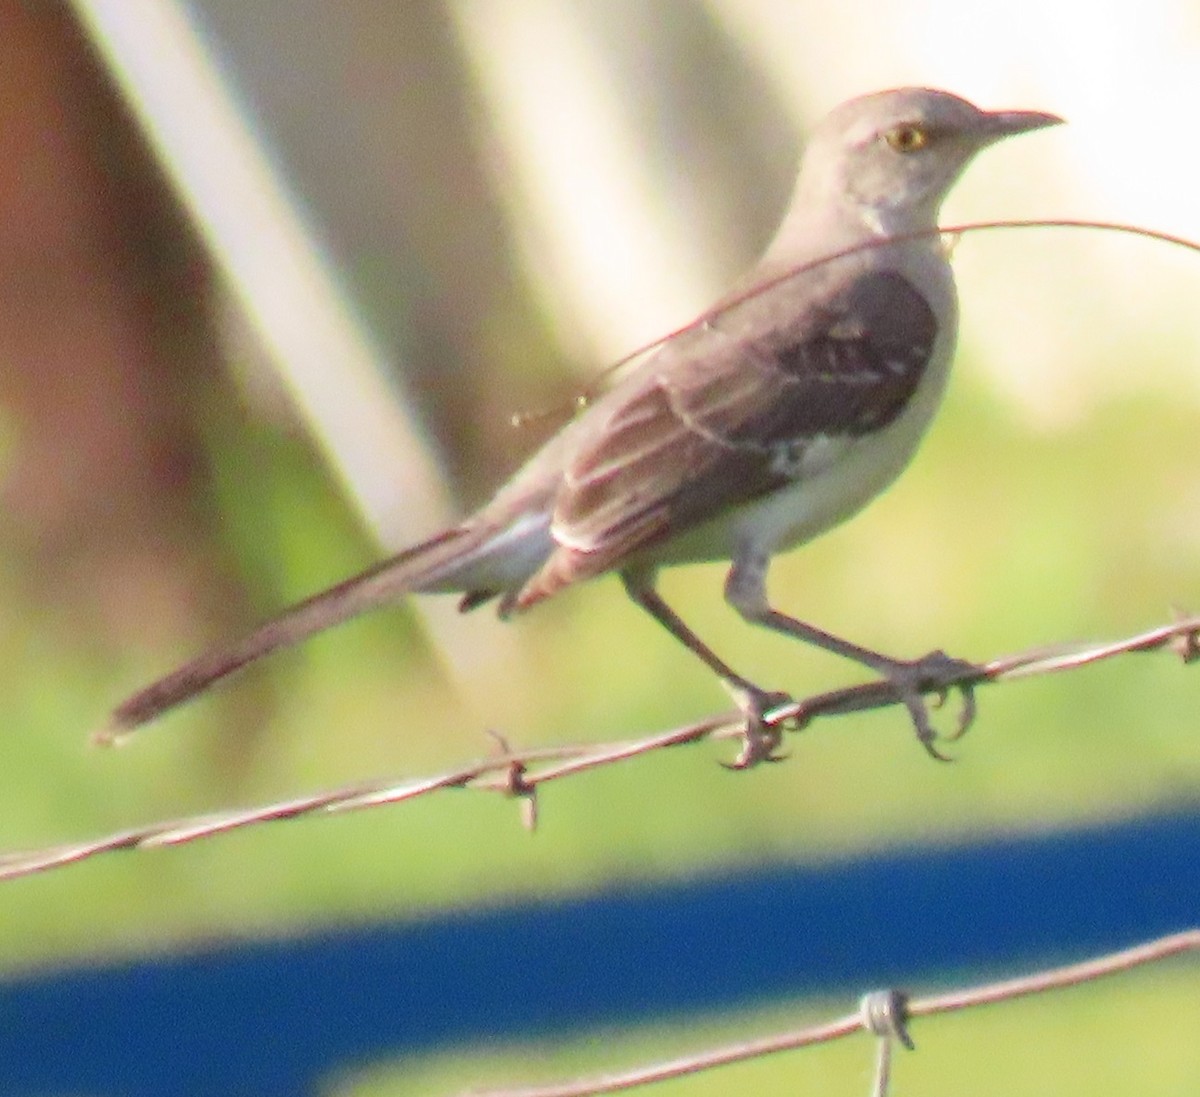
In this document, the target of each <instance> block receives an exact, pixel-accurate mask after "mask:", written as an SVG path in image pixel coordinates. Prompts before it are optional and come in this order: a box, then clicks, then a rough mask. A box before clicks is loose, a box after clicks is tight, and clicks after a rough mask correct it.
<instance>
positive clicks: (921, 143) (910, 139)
mask: <svg viewBox="0 0 1200 1097" xmlns="http://www.w3.org/2000/svg"><path fill="white" fill-rule="evenodd" d="M883 139H884V140H885V141H886V142H887V143H888V144H889V145H890V146H891V147H892V148H894V149H895V150H896V151H897V152H916V151H917V150H918V149H923V148H924V147H925V146H926V145H927V144H929V132H928V130H925V129H923V128H922V127H921V126H915V125H912V124H904V125H899V126H893V127H892V128H891V129H890V130H888V131H887V132H886V133H885V134H884V135H883Z"/></svg>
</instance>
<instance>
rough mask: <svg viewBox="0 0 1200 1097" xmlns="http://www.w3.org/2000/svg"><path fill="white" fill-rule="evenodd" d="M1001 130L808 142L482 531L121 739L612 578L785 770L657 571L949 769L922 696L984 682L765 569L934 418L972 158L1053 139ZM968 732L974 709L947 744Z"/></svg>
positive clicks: (994, 126) (988, 118)
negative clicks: (446, 616) (727, 278)
mask: <svg viewBox="0 0 1200 1097" xmlns="http://www.w3.org/2000/svg"><path fill="white" fill-rule="evenodd" d="M1062 121H1063V119H1061V118H1059V117H1058V116H1057V115H1054V114H1048V113H1044V112H1041V111H1026V110H1020V111H1018V110H1005V111H988V110H983V109H981V108H979V107H976V106H974V105H973V104H972V103H970V102H968V101H967V100H965V99H962V98H960V97H959V96H957V95H954V94H951V93H949V92H946V91H939V90H935V89H930V88H920V87H907V88H897V89H892V90H887V91H882V92H876V93H873V94H868V95H863V96H860V97H858V98H855V99H851V100H849V101H847V102H844V103H842V104H841V105H840V106H838V107H836V108H834V110H833V111H831V112H830V113H829V114H828V116H826V117H825V118H824V119H823V120H822V121H821V122H820V123H818V124H817V125H816V126H815V127H814V128H813V130H812V132H811V135H810V137H809V140H808V141H807V144H806V147H805V149H804V151H803V155H802V157H801V161H800V166H799V170H798V174H797V178H796V183H795V186H794V190H793V193H792V197H791V200H790V202H789V205H788V207H787V210H786V212H785V214H784V216H783V219H782V222H781V223H780V226H779V228H778V230H777V232H776V234H775V236H774V237H773V239H772V240H771V242H770V243H769V244H768V245H767V247H766V249H765V251H764V253H763V254H762V256H761V258H760V259H759V260H758V262H757V263H756V264H755V265H754V266H753V267H752V268H751V269H750V270H749V272H748V273H747V274H745V275H744V276H743V277H742V278H741V279H740V280H738V281H737V282H736V283H735V284H734V285H733V286H732V288H731V289H730V290H729V292H728V293H727V294H726V295H725V296H724V297H722V298H721V299H720V300H718V301H717V302H716V303H715V304H714V305H713V306H712V307H711V308H710V309H708V310H707V311H706V312H705V313H703V314H702V315H701V316H700V318H699V319H698V320H697V321H696V322H695V323H693V324H690V325H689V326H687V327H686V328H683V329H680V330H679V331H677V332H676V333H674V334H673V335H671V336H669V337H668V338H666V339H665V340H663V341H662V342H661V343H660V344H659V345H658V346H657V348H656V349H655V350H653V352H652V353H650V354H648V355H647V356H646V357H645V358H644V359H643V360H641V361H640V362H638V363H637V364H636V365H635V366H634V367H633V368H631V369H630V370H628V371H627V372H626V373H624V374H621V375H618V376H617V378H616V380H614V381H613V382H612V384H611V385H610V387H609V388H608V389H607V391H605V392H603V393H602V394H600V395H599V396H597V397H596V398H595V399H594V400H591V401H590V402H588V403H586V404H585V405H584V407H583V409H582V410H581V411H580V412H579V413H578V414H577V415H576V416H575V417H574V418H572V419H570V420H569V421H568V422H567V423H566V424H565V425H564V426H563V427H562V428H561V429H560V430H559V431H558V432H557V433H556V434H554V435H553V436H552V437H551V438H550V439H549V440H548V441H546V442H545V443H544V444H543V445H542V447H541V448H540V449H539V450H538V451H537V452H535V453H534V455H533V456H532V457H531V458H530V459H529V460H528V461H527V462H526V463H525V464H524V465H522V466H521V467H520V468H519V469H518V470H517V471H516V473H515V474H514V475H513V476H512V477H511V478H510V479H509V480H508V481H507V482H506V483H505V484H504V485H503V486H501V487H500V488H499V489H498V490H497V491H496V493H495V494H494V495H493V496H492V498H491V499H490V501H488V502H486V503H485V504H484V505H483V506H481V507H480V508H479V509H478V510H476V511H475V512H474V513H473V514H471V515H470V516H469V517H467V518H465V519H464V520H462V521H460V522H458V523H457V524H455V525H453V526H452V527H450V528H448V529H445V530H443V531H441V532H439V533H437V534H436V535H434V536H432V537H430V538H429V539H427V540H425V541H422V542H421V543H419V544H417V545H415V546H413V547H411V548H408V549H405V550H403V551H401V552H399V553H398V554H397V555H394V556H392V557H391V558H389V559H386V560H384V561H383V562H381V563H379V564H377V565H376V566H374V567H371V568H370V569H368V570H366V571H364V572H362V573H361V574H358V575H355V576H353V577H351V578H348V579H346V580H344V581H343V582H340V583H338V584H336V585H335V586H332V587H330V588H328V589H326V590H323V591H321V592H320V593H317V594H315V595H313V596H312V597H310V598H308V599H306V600H304V601H302V602H299V603H297V604H296V605H294V606H292V607H291V608H290V609H287V610H284V611H283V612H282V613H281V614H280V615H279V616H277V617H275V618H274V619H271V620H268V621H267V622H266V623H264V624H262V625H260V626H259V627H258V628H257V629H255V630H254V631H252V632H250V633H249V635H247V636H246V637H245V638H243V639H242V640H240V641H238V642H235V643H232V644H230V645H228V646H224V647H219V648H217V649H214V650H211V651H209V652H207V653H203V654H201V655H199V656H198V657H196V658H194V659H192V660H191V661H189V662H186V663H184V664H182V665H181V666H179V667H178V668H177V669H175V670H173V671H171V672H170V673H168V674H166V675H164V676H163V677H161V678H159V679H158V680H157V681H154V682H152V683H151V684H149V685H148V686H146V687H145V688H143V689H141V690H139V691H138V692H136V693H134V694H132V695H131V696H130V697H128V698H127V699H126V700H124V701H123V702H122V703H121V704H119V705H118V706H117V707H116V708H115V709H114V710H113V711H112V713H111V716H110V719H109V722H108V724H107V725H106V727H105V729H104V730H103V731H102V732H101V734H100V736H99V737H100V738H102V739H103V740H105V741H110V740H112V739H115V738H118V737H122V736H124V735H126V734H128V733H130V732H131V731H133V730H134V729H136V728H138V727H140V726H142V725H144V724H146V723H148V722H150V721H152V720H154V719H156V718H157V717H159V716H160V715H162V714H163V713H165V712H166V711H167V710H169V709H173V708H175V707H176V706H177V705H180V704H182V703H184V702H185V701H188V700H190V699H192V698H194V697H196V696H197V695H198V694H200V693H202V692H204V691H206V690H207V689H209V687H211V686H213V685H215V684H216V683H218V682H220V681H222V680H224V679H226V678H228V677H229V676H230V675H232V674H233V673H234V672H236V671H238V670H240V669H242V668H243V667H245V666H246V665H247V664H249V663H253V662H255V661H257V660H258V659H260V658H262V657H264V656H266V655H268V654H270V653H272V652H274V651H276V650H277V649H280V648H284V647H287V646H290V645H293V644H296V643H298V642H300V641H302V640H304V639H306V638H308V637H310V636H312V635H313V634H315V633H317V632H321V631H323V630H325V629H327V628H330V627H332V626H334V625H337V624H339V623H341V622H344V621H346V620H348V619H350V618H352V617H355V616H357V615H359V614H361V613H364V612H366V611H369V610H374V609H377V608H379V607H382V606H386V605H389V604H393V603H395V602H397V601H398V600H399V599H401V598H403V597H405V596H407V595H410V594H416V593H456V594H458V595H460V602H459V606H460V608H461V609H462V610H463V611H464V612H465V611H467V610H470V609H474V608H476V607H478V606H481V605H483V604H484V603H487V602H492V601H495V602H496V606H497V611H498V613H499V614H500V616H501V617H504V618H508V617H511V616H514V615H516V614H520V613H522V612H524V611H526V610H529V609H531V608H532V607H534V606H536V605H538V604H539V603H541V602H543V601H545V600H546V599H548V598H551V597H553V596H554V595H556V594H558V593H560V592H561V591H563V590H565V589H567V588H569V587H573V586H575V585H576V584H577V583H580V582H582V581H584V580H588V579H592V578H595V577H598V576H601V575H604V574H607V573H610V572H614V573H616V574H617V575H618V576H619V577H620V579H621V581H622V583H623V585H624V589H625V591H626V593H627V594H628V596H629V597H630V598H631V599H632V600H633V602H635V603H636V604H637V605H638V606H640V607H641V608H642V609H643V610H645V611H646V612H647V613H648V614H649V615H650V616H651V617H653V618H654V619H655V620H657V621H658V622H659V623H660V624H661V625H662V626H664V627H665V628H666V630H667V631H668V632H670V633H671V634H672V635H673V636H674V637H675V638H676V639H677V640H679V641H680V642H682V643H683V644H684V646H685V647H687V648H688V649H689V650H690V651H691V652H693V653H694V654H695V655H696V656H698V657H699V659H700V660H701V661H703V662H704V663H705V664H706V665H707V666H708V667H709V668H710V669H711V670H712V671H713V672H714V673H715V674H716V675H717V677H718V678H719V679H720V680H721V682H722V683H724V685H725V686H726V687H727V688H728V689H729V691H730V692H731V694H732V695H733V697H734V698H735V700H736V702H737V705H738V707H739V709H740V711H741V714H742V717H743V720H744V725H745V742H746V744H747V746H746V748H745V749H744V750H743V753H742V755H741V756H740V758H739V764H744V765H749V764H752V763H754V762H756V761H760V760H763V759H769V758H773V757H774V754H773V753H772V752H773V749H774V744H775V743H777V741H778V740H777V737H774V738H773V737H772V729H773V728H774V724H773V723H771V722H769V721H768V719H767V717H768V716H769V715H770V714H771V713H772V711H773V710H774V709H775V708H776V707H777V706H779V705H780V704H782V703H784V702H786V701H787V700H788V696H787V694H784V693H781V692H778V691H771V690H767V689H764V688H763V687H761V686H759V685H758V684H756V683H755V682H754V681H753V680H752V679H750V678H748V677H746V676H744V675H742V674H741V673H739V672H738V671H736V670H734V668H733V667H732V666H731V665H730V664H729V663H727V662H725V660H724V659H722V658H721V657H720V656H718V655H717V654H716V653H715V652H714V651H713V650H712V649H711V648H710V647H709V646H708V645H707V644H706V643H705V642H704V641H703V640H701V639H700V637H699V636H697V635H696V634H695V633H694V632H693V631H692V630H691V629H690V628H689V627H688V626H687V625H686V624H685V623H684V621H683V620H682V619H681V618H680V617H679V616H678V615H677V614H676V612H675V611H674V610H673V609H672V608H671V607H670V606H669V605H668V604H667V603H666V601H665V600H664V599H663V597H662V595H661V594H660V593H659V592H658V589H657V582H656V581H657V577H658V574H659V571H660V570H661V569H662V568H664V567H669V566H675V565H681V564H687V563H694V562H703V561H720V560H727V561H729V564H730V566H729V570H728V572H727V576H726V580H725V584H724V596H725V599H726V601H727V602H728V603H729V605H730V606H732V607H733V609H734V610H736V611H737V612H738V613H739V614H740V615H741V616H742V617H743V618H744V619H745V620H746V621H748V622H750V623H752V624H755V625H760V626H764V627H766V628H767V629H770V630H773V631H775V632H778V633H782V634H785V635H789V636H793V637H796V638H798V639H800V640H802V641H805V642H807V643H809V644H813V645H816V646H817V647H820V648H823V649H825V650H827V651H830V652H833V653H834V654H837V655H840V656H844V657H845V658H847V659H849V660H851V661H854V662H857V663H859V664H862V665H863V666H865V667H866V668H868V669H870V670H871V671H872V672H874V673H876V674H878V675H879V676H881V678H883V679H885V680H886V681H887V682H888V683H889V684H890V685H891V686H892V687H893V689H894V690H895V693H896V695H897V697H898V699H899V700H901V701H903V703H904V705H905V706H906V708H907V710H908V714H909V716H910V718H911V720H912V723H913V726H914V729H915V731H916V734H917V737H918V739H919V740H920V742H921V743H922V745H923V746H924V747H925V749H926V750H927V751H928V752H929V753H930V754H932V755H933V756H934V757H935V758H944V757H945V755H944V754H943V753H942V752H941V751H939V750H938V749H937V747H936V746H935V745H934V742H935V740H936V738H937V733H936V732H935V731H934V729H933V727H932V723H931V720H930V715H929V711H928V705H927V703H926V701H925V693H926V692H927V691H931V692H937V691H939V690H940V691H941V692H942V693H943V695H944V693H945V690H946V686H947V684H957V683H961V681H962V678H963V675H962V671H963V669H964V668H969V667H970V666H971V664H968V663H965V662H964V661H962V660H957V659H953V658H951V657H949V656H947V655H945V654H944V653H943V652H941V651H935V652H932V653H930V654H929V655H927V656H925V657H923V658H919V659H915V660H905V659H900V658H895V657H892V656H888V655H885V654H883V653H880V652H877V651H873V650H871V649H869V648H866V647H862V646H859V645H857V644H855V643H852V642H851V641H849V640H845V639H843V638H841V637H839V636H835V635H833V634H831V633H828V632H825V631H823V630H821V629H819V628H817V627H815V626H813V625H810V624H807V623H805V622H804V621H801V620H799V619H798V618H795V617H792V616H789V615H787V614H785V613H784V612H782V611H781V610H779V609H777V608H775V607H774V606H772V604H771V603H770V601H769V600H768V597H767V590H766V579H767V571H768V566H769V564H770V561H771V559H772V558H773V557H774V556H775V555H777V554H779V553H780V552H783V551H786V550H789V549H792V548H795V547H797V546H799V545H802V544H804V543H805V542H808V541H810V540H812V539H813V538H814V537H816V536H818V535H819V534H821V533H823V532H825V531H827V530H828V529H830V528H832V527H834V526H836V525H838V524H840V523H841V522H843V521H845V520H846V519H848V518H850V517H851V516H852V515H854V514H856V513H857V512H858V511H860V510H861V509H862V508H863V507H864V506H865V505H866V504H867V503H868V502H870V501H871V500H872V499H873V498H875V497H876V496H878V495H879V494H880V493H881V492H882V491H883V490H884V489H885V488H887V487H888V486H889V485H890V484H891V483H892V482H893V481H894V480H895V478H896V477H897V476H898V475H899V473H900V472H901V471H902V470H903V469H904V467H905V466H906V465H907V464H908V463H909V461H910V460H911V458H912V457H913V454H914V453H915V451H916V449H917V447H918V444H919V442H920V441H921V438H922V437H923V435H924V434H925V432H926V429H927V427H928V426H929V424H930V422H931V420H932V419H933V417H934V414H935V412H936V410H937V408H938V406H939V404H940V402H941V399H942V395H943V392H944V390H945V387H946V382H947V377H948V373H949V369H950V363H951V360H952V358H953V355H954V347H955V341H956V335H957V331H956V329H957V315H958V306H957V298H956V290H955V285H954V278H953V274H952V271H951V267H950V262H949V256H948V253H947V250H946V247H945V244H944V242H943V240H942V238H941V236H940V234H939V233H938V222H937V218H938V213H939V209H940V206H941V204H942V202H943V200H944V198H945V197H946V195H947V193H948V192H949V191H950V189H951V188H952V186H953V184H954V183H955V182H956V181H957V180H958V178H959V177H960V176H961V174H962V172H963V171H964V169H965V168H966V167H967V165H968V164H969V163H970V162H971V160H972V159H973V158H974V157H975V155H976V154H977V153H978V152H980V151H981V150H983V149H984V148H986V147H987V146H989V145H992V144H994V143H995V142H997V141H1000V140H1002V139H1004V138H1007V137H1010V136H1014V135H1017V134H1022V133H1027V132H1030V131H1034V130H1039V129H1042V128H1045V127H1048V126H1054V125H1057V124H1059V123H1061V122H1062ZM973 718H974V704H973V701H972V700H971V698H970V696H969V694H967V693H964V708H963V713H962V715H961V716H960V721H959V725H960V726H959V728H958V729H957V731H956V734H961V732H962V731H964V730H965V727H966V724H968V723H969V722H970V721H971V720H972V719H973Z"/></svg>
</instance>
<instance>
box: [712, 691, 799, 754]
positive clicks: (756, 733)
mask: <svg viewBox="0 0 1200 1097" xmlns="http://www.w3.org/2000/svg"><path fill="white" fill-rule="evenodd" d="M726 686H727V687H728V689H729V691H730V693H732V694H733V698H734V700H735V701H736V702H737V706H738V708H739V709H741V711H742V714H743V715H744V716H745V717H746V727H745V730H744V731H743V733H742V749H741V750H740V751H739V752H738V756H737V757H736V758H735V759H734V760H733V761H732V762H722V763H721V765H723V766H724V767H725V768H726V769H750V767H751V766H756V765H758V764H759V763H760V762H782V761H783V760H784V759H785V758H786V757H787V755H786V754H780V753H779V747H780V744H781V743H782V742H783V729H784V724H785V723H786V722H787V721H786V720H772V721H768V720H767V717H768V716H769V715H770V714H771V713H772V712H774V710H775V709H777V708H780V707H781V706H783V705H787V704H791V702H792V697H791V696H790V695H789V694H787V693H779V692H775V691H771V690H765V689H759V688H758V686H755V685H752V684H751V683H749V682H727V683H726Z"/></svg>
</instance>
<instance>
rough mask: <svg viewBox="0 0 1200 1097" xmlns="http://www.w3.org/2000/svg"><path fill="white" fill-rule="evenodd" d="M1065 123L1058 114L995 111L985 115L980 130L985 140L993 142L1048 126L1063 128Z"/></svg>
mask: <svg viewBox="0 0 1200 1097" xmlns="http://www.w3.org/2000/svg"><path fill="white" fill-rule="evenodd" d="M1064 121H1065V119H1063V118H1059V116H1058V115H1057V114H1045V113H1043V112H1042V111H1037V110H994V111H988V112H986V113H984V115H983V117H982V118H981V119H980V127H979V128H980V134H981V136H982V137H983V139H984V140H985V141H987V142H992V141H999V140H1000V139H1001V138H1002V137H1012V136H1014V135H1015V134H1018V133H1028V132H1029V131H1030V130H1040V129H1045V128H1046V127H1047V126H1061V125H1062V124H1063V122H1064Z"/></svg>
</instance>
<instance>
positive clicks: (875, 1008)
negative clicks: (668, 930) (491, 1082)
mask: <svg viewBox="0 0 1200 1097" xmlns="http://www.w3.org/2000/svg"><path fill="white" fill-rule="evenodd" d="M1193 951H1195V952H1200V929H1190V930H1185V931H1183V932H1181V933H1174V934H1171V935H1170V936H1167V937H1160V938H1158V939H1157V940H1153V941H1147V942H1145V943H1143V944H1139V945H1135V946H1134V947H1132V948H1127V949H1123V950H1121V951H1119V952H1110V953H1106V954H1104V955H1102V956H1097V957H1094V958H1092V959H1090V960H1084V961H1082V962H1081V963H1077V964H1069V965H1067V966H1065V967H1058V968H1051V969H1049V970H1046V971H1037V972H1033V973H1032V974H1029V975H1022V976H1019V977H1018V978H1015V979H1005V980H1003V981H1001V982H997V983H984V984H982V985H979V986H972V987H964V988H961V989H956V990H951V991H947V992H945V993H943V994H935V995H930V996H928V997H924V998H910V997H909V996H908V995H907V994H905V993H904V992H903V991H897V990H884V991H875V992H873V993H870V994H867V995H864V996H863V998H862V1001H861V1002H860V1004H859V1008H858V1009H857V1010H856V1011H855V1012H853V1013H849V1014H847V1015H846V1016H844V1017H838V1018H836V1019H834V1020H832V1021H825V1022H823V1023H821V1024H817V1025H809V1026H806V1027H805V1028H800V1029H795V1030H793V1031H791V1032H783V1033H778V1034H777V1035H774V1036H766V1037H761V1038H758V1039H754V1040H743V1041H740V1042H738V1043H735V1044H728V1045H726V1046H724V1047H719V1048H710V1049H708V1050H706V1051H701V1052H697V1053H696V1054H694V1055H685V1056H681V1057H679V1058H676V1059H671V1060H668V1061H666V1062H662V1063H654V1064H651V1065H649V1066H644V1067H636V1068H634V1069H631V1070H626V1071H621V1072H620V1073H614V1074H605V1075H600V1076H597V1077H593V1078H587V1079H576V1080H573V1081H568V1082H563V1083H557V1084H550V1085H536V1086H522V1087H518V1088H512V1089H489V1090H472V1091H470V1093H471V1095H472V1097H593V1095H595V1094H601V1093H618V1092H620V1091H622V1090H627V1089H635V1088H637V1087H638V1086H644V1085H650V1084H651V1083H654V1082H665V1081H668V1080H670V1079H673V1078H682V1077H684V1076H686V1075H689V1074H699V1073H701V1072H703V1071H708V1070H713V1069H715V1068H717V1067H722V1066H729V1065H731V1064H733V1063H743V1062H746V1061H747V1060H750V1059H761V1058H763V1057H764V1056H767V1055H774V1054H777V1053H778V1052H781V1051H795V1050H797V1049H799V1048H803V1047H811V1046H813V1045H815V1044H827V1043H830V1042H832V1041H833V1040H840V1039H842V1038H844V1037H846V1036H852V1035H854V1034H855V1033H858V1032H869V1033H871V1034H873V1035H874V1036H875V1037H876V1038H877V1039H878V1041H879V1053H878V1062H877V1066H876V1074H875V1079H874V1081H873V1084H872V1090H871V1095H872V1097H886V1094H887V1092H888V1084H889V1079H890V1065H891V1049H892V1047H893V1046H894V1044H895V1043H897V1042H899V1043H901V1044H903V1045H904V1046H905V1047H907V1048H909V1049H910V1050H911V1049H913V1047H914V1044H913V1041H912V1038H911V1036H910V1035H909V1032H908V1022H909V1021H910V1020H911V1019H912V1018H914V1017H932V1016H933V1015H935V1014H939V1013H956V1012H959V1011H961V1010H966V1009H974V1008H978V1007H979V1006H986V1005H994V1004H996V1003H998V1002H1011V1001H1014V1000H1015V999H1017V998H1025V997H1028V996H1030V995H1033V994H1044V993H1046V992H1047V991H1052V990H1063V989H1065V988H1067V987H1073V986H1078V985H1079V984H1080V983H1088V982H1093V981H1095V980H1096V979H1101V978H1104V977H1105V976H1108V975H1115V974H1117V973H1118V972H1122V971H1129V970H1130V969H1132V968H1136V967H1141V966H1143V965H1145V964H1150V963H1155V962H1157V961H1161V960H1165V959H1167V958H1168V957H1171V956H1177V955H1180V954H1181V953H1185V952H1193Z"/></svg>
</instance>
